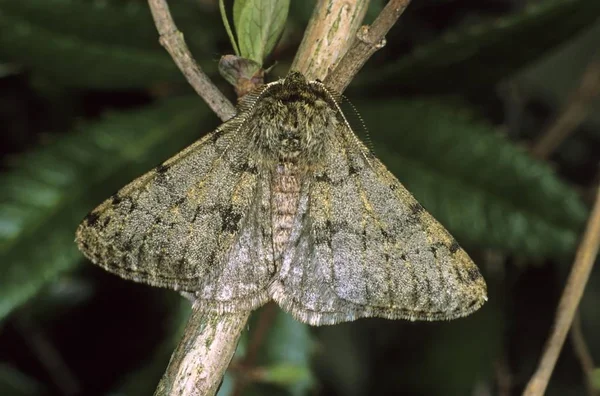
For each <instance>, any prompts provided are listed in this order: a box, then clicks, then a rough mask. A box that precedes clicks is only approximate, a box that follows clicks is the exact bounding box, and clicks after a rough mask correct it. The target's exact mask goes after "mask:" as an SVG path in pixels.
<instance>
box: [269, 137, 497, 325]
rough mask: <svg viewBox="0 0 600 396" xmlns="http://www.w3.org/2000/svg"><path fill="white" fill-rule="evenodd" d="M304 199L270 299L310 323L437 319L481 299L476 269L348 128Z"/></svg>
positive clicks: (307, 185)
mask: <svg viewBox="0 0 600 396" xmlns="http://www.w3.org/2000/svg"><path fill="white" fill-rule="evenodd" d="M325 152H326V155H325V158H324V160H323V162H322V164H320V166H319V167H318V168H317V169H316V170H315V172H314V174H313V175H312V177H309V178H306V180H305V182H304V183H303V185H302V190H301V192H300V194H301V196H300V203H299V207H298V215H297V218H296V220H295V224H294V227H293V231H292V236H291V238H290V245H289V249H288V251H287V252H286V254H285V255H284V257H283V260H282V265H281V270H280V273H279V277H278V279H277V280H276V281H275V282H274V283H273V284H272V285H271V286H270V288H269V293H270V295H271V297H272V298H273V299H274V300H276V301H277V302H278V303H279V304H280V306H282V307H283V308H284V309H285V310H287V311H289V312H290V313H291V314H292V315H293V316H294V317H296V318H297V319H298V320H301V321H303V322H306V323H309V324H312V325H322V324H332V323H338V322H343V321H350V320H353V319H356V318H360V317H370V316H378V317H384V318H389V319H409V320H417V319H419V320H439V319H452V318H456V317H460V316H465V315H468V314H469V313H471V312H473V311H475V310H476V309H478V308H479V307H480V306H481V305H482V304H483V303H484V301H485V300H486V285H485V282H484V280H483V278H482V277H481V275H480V273H479V270H478V269H477V267H476V266H475V264H474V263H473V262H472V261H471V259H470V258H469V256H468V255H467V254H466V253H465V251H464V250H462V249H461V248H460V246H459V245H458V244H457V243H456V241H455V240H454V239H453V238H452V237H451V236H450V234H449V233H448V232H447V231H446V230H445V229H444V228H443V227H442V226H441V225H440V224H439V223H438V222H437V221H436V220H435V219H434V218H433V217H432V216H431V215H430V214H429V213H427V212H426V211H425V210H424V209H423V207H422V206H421V205H420V204H419V203H418V202H417V201H416V200H415V199H414V198H413V197H412V195H411V194H410V193H409V192H408V191H407V190H406V189H405V188H404V187H403V186H402V185H401V184H400V183H399V182H398V180H397V179H396V178H395V177H394V176H393V175H392V174H391V173H390V172H389V171H388V170H387V169H386V168H385V166H384V165H383V164H381V162H379V160H377V159H376V158H374V157H373V156H372V155H371V154H370V153H369V151H368V150H367V149H366V148H365V147H364V145H363V144H362V143H360V142H359V141H358V139H357V138H356V137H355V136H354V135H353V133H352V132H351V131H350V130H349V129H348V128H346V127H343V128H341V129H340V130H339V131H338V132H337V134H336V136H335V139H333V140H332V141H331V143H330V147H327V148H326V149H325Z"/></svg>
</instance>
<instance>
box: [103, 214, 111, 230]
mask: <svg viewBox="0 0 600 396" xmlns="http://www.w3.org/2000/svg"><path fill="white" fill-rule="evenodd" d="M109 223H110V216H106V217H105V218H104V220H103V221H102V227H105V228H106V226H108V224H109Z"/></svg>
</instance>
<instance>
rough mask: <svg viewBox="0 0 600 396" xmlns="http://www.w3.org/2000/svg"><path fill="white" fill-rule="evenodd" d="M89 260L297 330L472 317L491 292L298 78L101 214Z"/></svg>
mask: <svg viewBox="0 0 600 396" xmlns="http://www.w3.org/2000/svg"><path fill="white" fill-rule="evenodd" d="M77 243H78V245H79V248H80V249H81V251H82V252H83V253H84V254H85V255H86V256H87V257H88V258H89V259H90V260H92V261H93V262H94V263H96V264H98V265H100V266H101V267H103V268H104V269H106V270H108V271H110V272H113V273H115V274H117V275H119V276H121V277H123V278H126V279H131V280H134V281H138V282H144V283H148V284H150V285H154V286H161V287H168V288H172V289H175V290H181V291H187V292H192V293H194V294H195V295H196V297H197V298H198V299H199V300H200V301H201V302H203V303H204V304H205V307H206V309H213V310H218V311H221V312H235V311H239V310H248V309H253V308H256V307H258V306H260V305H262V304H264V303H265V302H266V301H268V300H269V299H274V300H275V301H276V302H277V303H279V305H280V306H281V307H282V308H283V309H284V310H286V311H288V312H290V313H291V314H292V315H293V316H294V317H295V318H297V319H298V320H300V321H303V322H306V323H309V324H312V325H322V324H333V323H339V322H344V321H350V320H354V319H356V318H360V317H369V316H378V317H384V318H390V319H400V318H402V319H410V320H417V319H419V320H438V319H452V318H456V317H460V316H465V315H468V314H469V313H471V312H473V311H475V310H477V309H478V308H479V307H480V306H481V305H482V304H483V303H484V302H485V300H486V285H485V281H484V280H483V278H482V277H481V274H480V273H479V270H478V269H477V267H476V266H475V264H474V263H473V262H472V261H471V259H470V258H469V256H468V255H467V253H465V251H464V250H463V249H461V247H460V246H459V245H458V243H457V242H456V241H455V240H454V239H453V238H452V236H450V234H449V233H448V232H447V231H446V230H445V229H444V227H442V226H441V225H440V224H439V223H438V222H437V221H436V220H435V219H434V218H433V217H432V216H431V215H430V214H429V213H427V212H426V211H425V210H424V209H423V207H422V206H421V205H420V204H419V203H418V202H417V201H416V200H415V199H414V198H413V196H412V195H411V194H410V193H409V192H408V191H407V190H406V189H405V188H404V187H403V186H402V184H400V182H398V180H397V179H396V178H395V177H394V176H393V175H392V174H391V173H390V172H389V171H388V170H387V169H386V168H385V166H384V165H383V164H382V163H381V162H380V161H379V160H378V159H377V158H375V157H374V156H373V155H372V154H371V153H370V152H369V150H368V149H367V148H366V147H365V146H364V145H363V143H362V142H360V140H359V139H358V138H357V137H356V136H355V135H354V133H353V131H352V129H351V128H350V126H349V124H348V122H347V121H346V119H345V117H344V115H343V114H342V111H341V110H340V108H339V106H338V102H337V96H336V95H335V94H332V93H331V92H330V91H329V90H328V89H327V88H326V87H325V86H324V85H323V84H322V83H320V82H317V81H306V79H305V78H304V77H303V76H302V75H301V74H300V73H297V72H292V73H290V74H289V75H288V76H287V77H286V78H285V79H283V80H280V81H277V82H274V83H270V84H267V85H265V86H263V87H262V88H260V89H259V90H257V91H256V92H254V93H253V94H251V95H248V97H247V98H246V99H245V100H243V102H242V104H241V105H240V108H239V111H238V114H237V115H236V116H235V117H234V118H233V119H231V120H230V121H227V122H226V123H224V124H223V125H221V126H220V127H219V128H217V130H215V131H214V132H212V133H210V134H208V135H207V136H205V137H204V138H203V139H201V140H200V141H198V142H196V143H195V144H193V145H191V146H190V147H188V148H187V149H185V150H184V151H182V152H181V153H179V154H177V155H176V156H174V157H173V158H171V159H169V160H167V161H165V162H164V163H163V164H161V165H160V166H158V167H157V168H155V169H154V170H152V171H150V172H148V173H146V174H145V175H143V176H141V177H140V178H138V179H136V180H134V181H133V182H131V183H130V184H129V185H127V186H125V187H124V188H122V189H121V190H120V191H119V192H118V193H116V194H115V195H113V196H112V197H111V198H109V199H107V200H106V201H105V202H104V203H102V204H101V205H100V206H99V207H98V208H96V209H95V210H94V211H92V212H91V213H90V214H89V215H88V216H87V217H86V218H85V219H84V221H83V222H82V223H81V225H80V226H79V228H78V230H77Z"/></svg>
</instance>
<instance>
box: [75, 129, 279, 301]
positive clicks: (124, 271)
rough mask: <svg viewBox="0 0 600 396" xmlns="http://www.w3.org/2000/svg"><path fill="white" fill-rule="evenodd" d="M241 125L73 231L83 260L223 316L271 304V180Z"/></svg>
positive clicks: (126, 191)
mask: <svg viewBox="0 0 600 396" xmlns="http://www.w3.org/2000/svg"><path fill="white" fill-rule="evenodd" d="M240 122H241V121H239V120H237V121H236V119H234V120H233V121H230V122H228V123H225V124H223V125H222V126H221V127H220V128H219V129H217V130H216V131H215V132H213V133H211V134H209V135H208V136H206V137H204V138H203V139H202V140H200V141H198V142H197V143H195V144H193V145H191V146H190V147H188V148H187V149H186V150H184V151H182V152H181V153H179V154H178V155H176V156H175V157H173V158H171V159H170V160H167V161H166V162H164V163H163V164H162V165H160V166H158V167H157V168H156V169H154V170H153V171H150V172H148V173H147V174H145V175H143V176H142V177H140V178H138V179H136V180H134V181H133V182H132V183H130V184H129V185H127V186H125V187H124V188H123V189H121V190H120V191H119V192H118V193H117V194H115V195H114V196H113V197H111V198H109V199H108V200H106V201H105V202H104V203H103V204H101V205H100V206H99V207H98V208H96V209H95V210H94V211H93V212H91V213H90V214H89V215H88V216H87V217H86V219H85V220H84V221H83V223H82V224H81V225H80V227H79V229H78V231H77V242H78V244H79V247H80V249H81V250H82V251H83V252H84V254H85V255H86V256H87V257H88V258H90V259H91V260H92V261H93V262H94V263H96V264H98V265H99V266H101V267H103V268H105V269H106V270H108V271H110V272H113V273H115V274H117V275H120V276H121V277H124V278H126V279H131V280H134V281H138V282H143V283H148V284H151V285H154V286H162V287H168V288H172V289H176V290H182V291H188V292H193V293H195V294H196V296H197V297H198V298H199V299H201V300H206V302H207V303H208V302H210V304H211V305H210V306H212V307H216V308H217V309H218V310H221V311H233V310H239V309H250V308H254V307H257V306H259V305H261V304H263V303H264V302H266V300H267V299H268V294H267V292H266V287H267V285H268V282H269V280H270V278H271V277H272V274H273V273H274V272H275V269H274V264H273V249H272V242H271V241H272V237H271V225H270V218H271V216H270V186H269V180H270V176H269V175H262V174H260V171H259V170H258V169H257V167H256V166H255V164H253V163H251V159H249V158H250V155H249V153H248V151H249V146H250V145H249V144H248V141H246V139H244V134H243V133H239V130H238V129H239V124H240ZM232 134H235V139H233V138H232V136H231V135H232Z"/></svg>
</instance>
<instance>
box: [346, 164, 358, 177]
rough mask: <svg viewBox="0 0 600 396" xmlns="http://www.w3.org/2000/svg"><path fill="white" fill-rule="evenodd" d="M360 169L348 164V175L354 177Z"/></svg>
mask: <svg viewBox="0 0 600 396" xmlns="http://www.w3.org/2000/svg"><path fill="white" fill-rule="evenodd" d="M359 170H360V169H358V168H357V167H356V166H354V165H353V164H350V168H349V169H348V174H349V175H350V176H352V175H355V174H357V173H358V171H359Z"/></svg>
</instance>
